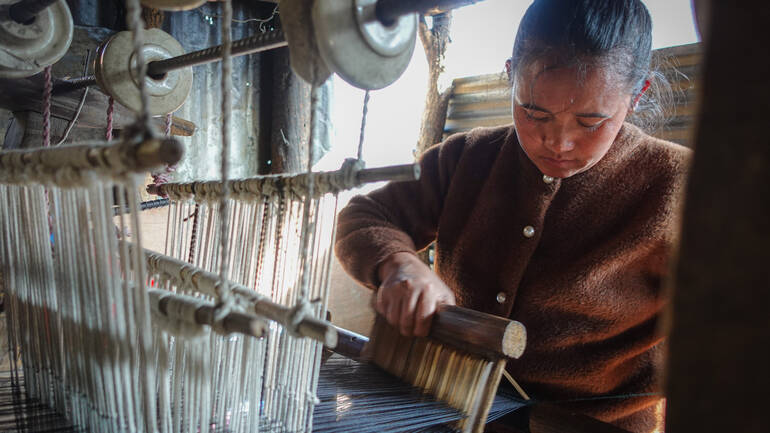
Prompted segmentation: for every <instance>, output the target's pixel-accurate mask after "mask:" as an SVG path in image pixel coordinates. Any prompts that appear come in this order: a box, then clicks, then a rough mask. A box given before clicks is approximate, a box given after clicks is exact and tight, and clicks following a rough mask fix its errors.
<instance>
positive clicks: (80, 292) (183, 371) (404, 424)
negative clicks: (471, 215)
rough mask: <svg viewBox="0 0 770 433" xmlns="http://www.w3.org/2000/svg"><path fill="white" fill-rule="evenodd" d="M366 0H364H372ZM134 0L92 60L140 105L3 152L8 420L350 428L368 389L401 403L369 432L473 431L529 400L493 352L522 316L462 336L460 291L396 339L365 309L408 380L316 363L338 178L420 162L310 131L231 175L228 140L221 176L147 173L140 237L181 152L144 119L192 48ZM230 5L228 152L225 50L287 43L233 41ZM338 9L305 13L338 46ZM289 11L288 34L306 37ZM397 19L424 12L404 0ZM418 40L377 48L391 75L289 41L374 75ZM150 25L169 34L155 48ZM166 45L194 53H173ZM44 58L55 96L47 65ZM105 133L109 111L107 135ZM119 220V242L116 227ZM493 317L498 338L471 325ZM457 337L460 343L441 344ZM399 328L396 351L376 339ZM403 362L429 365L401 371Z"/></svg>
mask: <svg viewBox="0 0 770 433" xmlns="http://www.w3.org/2000/svg"><path fill="white" fill-rule="evenodd" d="M30 3H35V5H36V6H35V7H34V8H32V9H35V8H37V7H39V6H40V3H41V2H34V1H29V0H28V1H25V2H20V3H19V5H22V6H28V5H29V4H30ZM42 3H48V4H50V3H51V2H50V1H49V2H45V1H44V2H42ZM161 3H162V2H161ZM175 3H179V2H175ZM363 3H365V6H366V8H368V9H366V10H369V12H371V13H372V14H373V11H374V7H375V6H376V2H363ZM286 4H291V6H292V7H296V8H297V9H296V10H297V11H299V13H300V15H302V16H303V17H306V16H309V15H310V8H309V6H308V5H310V3H309V2H301V1H299V2H289V1H286V2H282V6H284V5H286ZM190 5H192V3H190ZM338 6H339V5H337V6H335V7H338ZM44 7H45V6H44ZM64 7H65V10H66V6H64ZM303 7H304V9H302V8H303ZM57 8H61V5H60V4H58V3H57ZM127 8H128V11H129V20H128V25H129V28H130V29H131V31H130V32H122V33H118V34H116V35H114V36H113V37H111V38H110V39H109V40H107V41H105V43H103V44H102V45H101V46H100V47H99V49H98V56H99V58H98V59H97V63H96V65H97V67H96V68H95V72H96V78H95V79H94V80H93V81H91V82H89V83H90V84H98V85H99V86H100V87H101V88H102V89H103V90H104V91H106V92H108V93H109V94H110V96H111V97H114V99H115V100H117V101H119V102H120V103H122V104H123V105H125V106H127V107H129V108H131V109H133V110H135V111H136V112H137V115H138V119H137V122H136V124H135V125H134V126H132V128H130V130H128V131H126V132H125V133H124V134H123V136H122V137H121V139H120V140H119V141H109V142H106V143H84V144H79V145H69V146H59V147H47V146H48V144H49V141H50V140H49V139H48V138H46V139H44V143H45V147H44V148H41V149H30V150H21V151H8V152H2V153H0V234H1V236H2V237H1V238H0V277H1V278H0V286H2V287H3V288H4V289H5V292H6V295H5V306H6V310H7V314H8V332H9V344H10V346H11V354H12V357H13V361H14V362H13V365H14V366H17V364H16V362H17V361H18V363H19V364H20V370H14V371H12V375H11V378H10V384H9V385H7V386H9V387H10V389H11V390H12V392H11V393H10V396H11V397H10V399H11V400H13V401H15V402H17V403H19V404H20V405H21V406H23V407H24V408H25V409H23V410H15V411H14V413H15V417H14V420H15V421H16V425H17V427H19V428H23V429H30V428H31V429H33V430H36V429H38V427H37V426H35V425H31V424H29V423H27V421H28V420H29V419H31V418H38V417H37V415H36V414H41V413H45V414H46V415H45V417H46V418H44V419H50V420H51V423H54V424H45V423H42V424H43V425H40V426H39V427H40V428H41V429H44V428H48V427H50V426H51V425H56V428H57V429H59V428H60V429H61V430H64V431H69V430H73V431H75V430H79V429H84V430H86V431H164V432H165V431H191V432H192V431H204V430H206V431H238V432H240V431H291V432H294V431H310V430H312V429H315V430H318V431H345V430H348V429H351V428H353V427H354V426H355V428H356V429H358V430H361V429H363V428H362V425H361V422H360V420H357V421H355V422H352V423H351V422H350V421H351V420H355V419H356V418H357V417H366V416H371V414H372V413H373V412H372V405H374V407H376V408H389V407H390V408H391V409H390V410H393V411H394V412H393V413H392V414H391V415H390V416H388V417H383V418H382V419H380V420H377V422H371V423H369V427H368V428H369V431H404V430H424V429H433V430H425V431H449V430H452V429H455V428H457V429H459V430H462V431H481V429H483V425H484V423H485V422H486V420H487V418H488V415H489V417H490V418H494V417H497V416H500V415H501V414H503V413H506V412H507V411H510V410H513V409H515V408H518V407H521V406H522V403H521V402H520V401H518V400H516V399H515V398H512V397H510V396H503V397H499V398H498V400H497V401H495V402H494V403H493V399H494V395H495V390H496V388H497V383H498V381H499V379H500V375H501V373H502V369H503V366H504V363H505V358H506V357H518V356H519V355H520V354H521V351H522V350H523V344H524V343H523V342H524V331H523V327H521V325H520V324H517V323H515V322H510V321H502V322H496V323H495V325H494V326H491V327H486V326H482V327H481V328H479V329H480V330H481V331H482V333H481V334H477V335H475V336H473V335H466V336H465V338H460V339H458V338H456V336H457V330H458V329H459V328H458V326H459V327H463V326H465V327H467V324H468V323H472V324H480V325H483V324H484V323H487V324H489V323H491V322H489V320H492V319H490V318H489V317H487V316H486V315H477V316H474V317H475V318H474V317H471V316H468V314H467V313H465V312H462V311H459V309H458V310H447V311H444V312H442V314H440V315H439V316H437V317H438V319H437V320H436V322H437V323H436V326H434V330H433V332H432V334H431V337H433V338H437V340H419V341H411V340H410V341H408V342H407V340H406V339H403V338H402V337H398V336H397V333H396V334H393V330H389V329H388V328H387V326H384V325H382V324H379V325H377V327H376V328H375V330H376V332H375V334H376V335H375V338H374V339H373V340H372V344H371V345H370V346H369V349H368V350H369V356H370V357H371V358H372V360H373V361H374V362H375V363H376V364H379V365H380V366H382V367H383V368H384V369H385V370H387V371H389V372H391V373H393V374H394V375H395V376H398V377H402V378H404V379H405V380H406V381H407V383H403V384H402V383H399V382H398V381H396V380H394V379H393V378H392V377H390V376H386V375H385V373H383V372H382V371H379V370H377V369H375V368H374V367H372V366H368V365H366V364H358V363H355V362H354V361H350V360H345V359H342V358H339V356H338V355H335V356H334V357H332V358H331V359H330V360H328V361H327V363H326V364H324V366H323V367H322V362H321V360H322V356H321V354H322V352H321V349H322V346H323V345H325V346H327V347H331V348H333V347H335V346H336V344H337V339H338V333H337V330H336V328H334V327H333V326H332V325H331V324H330V323H328V322H326V321H324V320H322V318H324V317H325V316H326V302H327V299H328V294H329V277H330V271H329V268H330V263H331V245H332V243H333V241H334V225H335V217H336V211H337V209H336V204H337V194H338V193H339V192H340V191H342V190H347V189H351V188H355V187H358V186H360V185H362V184H364V183H367V182H377V181H401V180H413V179H415V178H416V176H418V175H419V173H418V170H417V168H418V166H416V165H406V166H397V167H385V168H378V169H365V168H363V163H362V161H360V148H359V159H357V160H353V159H351V160H347V161H346V162H345V164H344V165H343V167H342V168H341V169H340V170H339V171H336V172H325V173H313V172H312V171H311V169H310V166H311V163H310V162H311V161H313V148H314V146H312V145H310V146H309V149H310V151H309V155H308V160H309V161H308V172H307V173H301V174H294V175H271V176H259V177H254V178H247V179H239V180H231V179H229V176H228V170H229V168H228V162H227V158H225V157H223V158H222V170H221V171H222V179H221V180H219V181H195V182H187V183H165V184H162V185H152V186H150V187H148V191H149V192H151V193H153V194H157V195H161V196H163V197H167V199H164V200H165V201H164V202H163V203H162V204H163V205H166V204H168V205H169V206H170V210H169V217H168V222H167V228H166V247H165V251H164V254H160V253H157V252H153V251H149V250H145V249H144V248H143V246H142V240H141V236H140V233H141V222H140V211H141V209H142V208H143V207H148V206H149V205H148V206H144V205H143V204H140V203H139V200H138V197H139V193H138V186H139V183H140V182H141V176H142V174H143V173H146V172H147V171H157V170H162V169H163V168H164V167H166V166H168V165H173V164H176V163H177V162H178V161H179V160H180V159H181V157H182V149H181V147H180V145H179V143H178V142H176V141H175V140H173V139H171V138H169V137H166V138H160V137H158V136H157V135H156V133H155V132H154V131H153V126H152V125H151V123H150V116H151V115H158V114H168V113H169V112H170V111H173V110H175V109H176V108H178V107H179V106H180V105H181V103H183V102H184V99H185V98H186V92H189V87H187V88H185V87H184V86H177V85H168V86H166V84H168V83H171V82H173V83H183V82H184V81H185V80H184V75H182V78H180V75H179V74H186V73H189V70H190V69H189V66H190V65H192V64H199V63H201V57H202V56H203V54H200V53H190V54H189V55H187V56H184V55H180V53H179V51H180V49H181V48H180V47H179V46H178V45H179V44H178V43H177V42H176V41H175V40H173V38H171V37H170V36H169V35H166V34H165V33H163V32H161V31H159V30H150V31H146V32H145V31H142V29H141V28H142V25H141V22H140V20H139V4H138V0H133V1H132V0H129V1H127ZM19 9H23V8H19ZM40 10H45V9H40ZM40 10H38V12H40ZM51 10H53V9H51ZM57 10H58V9H57ZM229 11H230V6H229V2H225V15H224V16H225V19H224V20H223V22H224V23H226V24H225V25H223V29H222V31H223V41H224V43H223V45H222V46H221V47H216V48H217V49H218V50H219V51H218V53H219V54H217V55H221V56H222V61H223V74H222V76H223V78H222V93H223V116H222V117H223V127H222V131H223V134H222V136H223V137H222V155H227V154H228V146H229V140H230V139H229V130H230V123H231V120H230V118H231V113H230V111H231V109H230V96H229V93H230V91H229V89H230V87H231V84H230V73H231V72H230V66H229V65H230V62H231V57H232V56H233V55H235V54H236V50H239V51H238V52H237V54H238V55H240V54H246V53H248V52H254V51H258V50H264V49H268V48H270V47H272V46H278V45H281V44H282V42H281V41H280V40H277V39H281V38H282V35H280V34H278V36H276V37H275V38H274V39H276V40H273V39H271V38H270V37H260V38H258V40H257V42H256V44H257V45H259V48H258V49H252V50H251V51H249V50H248V49H242V47H243V46H244V45H245V44H247V43H255V42H254V41H252V42H248V41H247V42H244V43H243V44H241V45H238V43H239V42H243V41H236V42H235V43H234V42H233V41H231V40H230V35H229V34H230V29H229V22H230V18H229V15H228V14H230V13H231V12H229ZM343 12H344V11H343ZM46 13H47V12H46ZM67 13H68V10H67ZM330 13H332V14H333V13H340V10H338V9H334V7H331V9H323V8H321V10H320V11H319V10H315V9H314V11H313V19H314V23H315V26H316V31H321V32H322V33H323V32H326V33H325V36H326V37H325V38H324V39H323V40H325V41H326V42H328V43H329V44H330V45H334V43H338V41H337V40H336V39H335V38H336V37H339V35H338V34H335V29H332V28H330V27H329V26H328V25H327V24H328V23H326V22H324V21H323V19H322V18H318V17H319V16H320V17H324V16H325V15H324V14H330ZM403 13H404V12H403V11H402V12H401V14H403ZM286 15H289V14H288V13H287V14H286ZM33 16H34V13H33ZM399 16H400V15H399ZM70 19H71V17H70ZM287 23H289V24H287V29H292V28H293V30H291V31H290V32H289V35H288V39H289V40H290V41H291V40H294V41H297V38H303V37H306V36H307V35H303V34H300V32H299V31H298V30H297V27H292V25H294V24H296V23H294V24H291V22H290V20H289V19H287ZM399 23H400V24H399V25H398V26H396V27H399V26H402V25H407V27H408V26H409V23H412V24H414V23H416V21H415V16H414V14H411V15H408V16H407V18H405V19H403V20H400V21H399ZM403 23H406V24H403ZM319 28H320V29H322V30H318V29H319ZM396 31H401V30H399V29H398V28H396ZM412 36H414V35H412ZM410 43H411V45H410ZM410 43H406V45H404V46H403V47H401V49H402V53H401V54H399V56H396V57H397V58H390V57H393V56H386V57H388V59H385V60H382V61H383V62H385V63H386V65H387V66H388V68H389V69H388V71H386V72H387V73H386V74H384V75H383V74H372V73H371V71H366V70H364V71H359V70H351V68H352V69H355V67H354V66H351V65H350V64H348V63H346V62H345V61H344V59H340V58H338V57H336V56H335V55H336V54H339V53H334V52H330V50H335V49H336V50H339V48H334V46H326V45H324V44H321V46H320V47H315V46H314V47H311V48H308V47H303V45H302V44H301V43H295V44H294V46H293V47H292V57H293V58H294V57H296V56H300V55H301V54H302V53H303V51H302V50H308V49H310V50H320V54H321V55H322V56H323V57H324V59H325V60H326V61H327V63H328V65H331V66H330V67H329V69H331V70H333V71H334V72H337V73H339V74H340V75H341V76H343V77H345V78H346V79H347V80H349V81H351V82H355V83H359V84H361V86H362V87H364V86H365V87H366V88H367V89H369V88H379V87H382V86H384V85H387V84H389V82H391V81H392V80H394V79H395V78H396V77H397V76H398V75H400V73H401V72H402V71H403V68H405V66H406V63H405V61H404V59H408V58H410V57H411V50H412V49H413V44H414V38H413V37H412V40H411V42H410ZM151 44H158V45H161V46H164V47H165V48H167V52H162V53H160V54H158V50H154V51H153V50H147V49H146V48H147V47H148V46H150V45H151ZM312 45H314V43H313V44H312ZM127 53H129V54H130V53H133V55H134V56H135V61H136V64H137V65H138V68H136V70H134V69H132V68H130V67H126V66H125V65H123V66H119V62H118V60H120V59H121V58H125V54H127ZM315 54H316V55H315V57H314V58H315V59H316V60H315V61H314V62H315V63H314V62H313V61H311V62H309V63H308V64H303V65H294V64H293V65H292V66H293V67H294V68H295V70H297V73H298V74H300V75H301V76H303V77H304V78H306V79H307V80H308V81H309V82H311V83H314V86H313V91H312V93H311V106H312V113H313V115H315V113H317V111H318V97H317V93H316V92H317V88H318V85H319V84H320V83H321V82H323V81H324V80H325V78H326V77H328V74H329V73H330V71H328V70H327V69H326V66H324V65H322V64H321V63H320V61H319V60H318V53H315ZM145 55H147V56H150V57H149V58H144V56H145ZM153 56H156V57H153ZM157 56H160V57H157ZM173 56H178V57H179V58H187V59H190V58H193V59H194V62H198V63H190V64H189V65H188V64H182V66H181V67H180V66H179V64H176V65H175V66H173V64H174V60H175V59H174V58H172V57H173ZM300 57H301V56H300ZM330 59H333V60H330ZM53 61H55V59H53ZM148 61H149V62H148ZM163 61H166V63H163ZM185 61H186V60H181V61H180V62H181V63H184V62H185ZM209 61H210V60H209ZM50 63H51V61H49V62H48V63H47V64H50ZM163 65H166V66H163ZM169 65H172V66H169ZM372 66H375V67H378V68H379V65H378V64H377V63H376V62H373V63H372V64H371V65H368V66H367V67H368V68H371V67H372ZM164 67H167V68H172V69H173V68H176V69H181V72H178V73H177V72H173V71H172V69H166V70H163V69H162V68H164ZM182 68H185V69H182ZM148 70H149V72H148ZM132 74H136V76H138V79H137V78H132V76H133V75H132ZM148 74H150V75H159V74H167V75H163V77H162V78H157V77H156V78H153V79H150V78H148V77H147V75H148ZM174 74H177V75H174ZM46 75H47V77H48V81H49V85H48V86H47V87H46V91H45V98H46V101H47V102H46V104H47V105H48V106H49V105H50V97H51V86H50V67H49V68H48V69H46ZM169 80H170V81H169ZM369 80H373V81H369ZM87 81H88V80H81V81H80V83H85V82H87ZM158 81H161V83H160V84H159V83H158ZM163 81H168V83H166V84H163V83H162V82H163ZM187 81H189V79H188V80H187ZM152 86H157V87H152ZM164 86H165V87H164ZM74 87H77V86H73V88H74ZM148 87H149V88H148ZM158 92H161V94H159V93H158ZM162 92H168V93H162ZM110 107H112V106H110ZM49 108H50V107H49ZM48 115H49V116H50V110H49V113H48ZM315 124H316V121H315V120H314V119H311V121H310V140H311V142H312V141H314V140H317V137H316V135H317V133H316V132H315V131H314V125H315ZM167 126H168V125H167ZM168 130H169V128H168V127H167V134H168ZM111 135H112V134H111V130H108V134H107V136H108V140H109V139H110V138H111ZM362 136H363V131H362ZM127 233H130V234H131V235H130V238H131V241H130V242H129V241H127V240H125V239H123V238H124V237H126V236H125V235H126V234H127ZM469 317H470V319H469ZM468 320H471V322H467V321H468ZM499 320H503V319H499ZM453 322H454V323H453ZM444 325H447V326H444ZM492 329H497V331H494V330H493V331H492V334H491V337H490V336H489V335H487V336H486V337H485V336H483V334H484V333H485V332H486V331H489V330H492ZM479 336H481V340H479V341H478V342H477V343H479V344H473V340H474V338H477V337H479ZM495 338H497V340H496V342H495V341H494V340H495ZM437 341H438V342H437ZM458 341H459V342H460V344H459V346H455V347H454V348H450V347H449V346H447V347H444V346H443V343H446V342H453V343H454V344H455V345H456V344H457V343H458ZM490 341H491V342H492V343H491V345H490V346H485V344H486V343H489V342H490ZM392 347H402V348H405V350H406V352H403V350H402V351H400V352H399V351H395V352H394V353H391V354H389V356H385V355H386V352H388V351H389V350H390V348H392ZM467 353H471V355H467ZM17 354H18V356H19V358H18V360H17V359H16V356H17ZM409 356H412V357H417V358H419V359H414V358H409ZM466 357H467V359H466ZM384 358H387V359H388V361H384V360H383V359H384ZM406 365H409V366H412V367H414V368H419V369H422V370H420V371H425V373H420V372H417V371H411V370H410V371H409V372H408V374H407V372H406V371H405V366H406ZM455 367H458V368H461V369H462V371H463V372H464V373H463V374H461V375H460V376H459V379H458V381H456V382H454V381H453V379H450V376H451V375H452V374H453V371H452V369H453V368H455ZM322 369H323V370H322ZM437 369H438V370H443V372H442V371H438V372H437V371H436V370H437ZM423 376H425V377H423ZM428 376H429V377H428ZM420 377H422V379H419V378H420ZM386 382H387V383H390V386H388V387H385V386H384V384H385V383H386ZM3 384H5V382H3ZM351 387H353V388H355V389H357V391H354V390H353V388H351ZM452 390H454V391H453V392H452ZM22 392H23V393H24V394H25V395H26V397H22V396H21V393H22ZM354 395H358V396H359V397H358V402H359V404H358V405H355V407H353V410H347V409H350V407H348V408H347V409H345V404H344V402H343V404H342V405H340V399H343V400H344V399H345V398H347V399H348V401H351V398H352V399H355V397H351V396H354ZM367 401H368V403H367ZM22 403H23V404H22ZM367 405H368V407H369V409H368V410H367V409H366V407H367ZM399 405H400V406H399ZM341 407H342V409H341ZM398 407H401V409H402V411H401V412H399V411H398V410H397V408H398ZM45 408H49V409H51V410H52V411H53V412H49V411H46V409H45ZM361 408H363V411H361V410H360V409H361ZM341 414H342V415H341ZM60 416H63V417H64V418H65V419H66V421H61V418H59V417H60ZM314 418H315V421H314ZM397 420H398V421H399V422H395V421H397ZM345 421H348V423H345ZM447 423H452V424H451V425H450V424H447ZM455 423H456V424H455ZM437 425H438V427H436V426H437ZM365 431H366V430H365Z"/></svg>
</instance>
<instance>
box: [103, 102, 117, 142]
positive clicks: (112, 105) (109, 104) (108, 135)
mask: <svg viewBox="0 0 770 433" xmlns="http://www.w3.org/2000/svg"><path fill="white" fill-rule="evenodd" d="M114 112H115V100H114V99H112V96H110V99H108V100H107V131H106V132H105V134H104V138H106V139H107V141H112V126H113V120H112V117H113V113H114Z"/></svg>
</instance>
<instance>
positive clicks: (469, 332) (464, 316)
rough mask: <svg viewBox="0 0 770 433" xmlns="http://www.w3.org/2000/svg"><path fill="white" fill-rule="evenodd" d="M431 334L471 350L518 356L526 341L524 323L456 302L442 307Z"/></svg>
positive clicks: (512, 356) (432, 325)
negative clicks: (472, 308)
mask: <svg viewBox="0 0 770 433" xmlns="http://www.w3.org/2000/svg"><path fill="white" fill-rule="evenodd" d="M428 336H429V337H431V338H433V339H435V340H438V341H441V342H443V343H446V344H449V345H452V346H455V347H458V348H460V349H463V350H466V351H468V352H472V353H478V354H485V355H487V356H490V357H502V356H505V357H508V358H518V357H520V356H521V355H522V354H523V353H524V348H525V347H526V345H527V330H526V328H524V325H522V324H521V323H519V322H517V321H515V320H509V319H505V318H502V317H499V316H494V315H492V314H487V313H482V312H479V311H475V310H470V309H468V308H463V307H458V306H455V305H445V306H442V307H440V308H439V310H438V311H437V312H436V314H435V315H434V316H433V322H432V324H431V328H430V333H429V334H428Z"/></svg>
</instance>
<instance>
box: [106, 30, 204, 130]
mask: <svg viewBox="0 0 770 433" xmlns="http://www.w3.org/2000/svg"><path fill="white" fill-rule="evenodd" d="M142 53H143V54H144V58H145V61H146V62H147V63H149V62H151V61H153V60H163V59H167V58H169V57H176V56H179V55H182V54H184V53H185V51H184V49H183V48H182V45H180V44H179V42H177V40H176V39H174V38H173V37H172V36H171V35H169V34H168V33H166V32H164V31H162V30H159V29H149V30H147V31H145V32H144V46H143V48H142ZM96 54H97V57H96V60H95V63H94V75H96V80H97V82H98V83H99V87H101V88H102V90H104V91H105V92H106V93H107V94H109V95H110V96H112V97H113V98H114V99H115V100H116V101H118V102H120V103H121V104H122V105H124V106H125V107H126V108H129V109H131V110H133V111H135V112H139V111H141V98H140V94H139V85H138V83H139V78H138V75H139V71H138V68H137V66H136V56H135V55H134V46H133V42H132V40H131V32H128V31H126V32H119V33H116V34H114V35H113V36H112V37H110V38H109V39H107V40H106V41H105V42H103V43H102V45H101V46H99V48H98V50H97V52H96ZM144 80H145V81H144V82H145V86H146V89H147V94H148V96H149V98H148V101H149V112H150V115H152V116H160V115H162V114H167V113H171V112H172V111H176V110H177V109H178V108H179V107H181V106H182V104H184V101H185V100H186V99H187V97H188V96H189V95H190V89H191V88H192V67H187V68H183V69H177V70H174V71H170V72H167V73H166V74H164V75H163V76H162V77H156V78H152V77H149V76H148V77H145V79H144Z"/></svg>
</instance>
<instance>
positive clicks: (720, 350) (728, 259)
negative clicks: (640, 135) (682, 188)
mask: <svg viewBox="0 0 770 433" xmlns="http://www.w3.org/2000/svg"><path fill="white" fill-rule="evenodd" d="M708 6H710V11H711V14H710V15H711V17H712V20H711V23H710V24H709V25H708V26H706V28H707V32H708V34H706V35H704V40H705V42H706V50H705V63H704V74H703V91H702V99H701V104H700V107H701V112H700V120H699V126H698V129H697V136H696V141H695V143H696V144H695V155H694V161H693V167H692V171H691V175H690V181H689V186H688V190H687V198H686V204H685V209H684V215H683V229H682V237H681V245H680V251H679V260H678V264H677V267H676V272H675V278H674V292H673V297H672V303H671V308H672V311H671V313H672V314H671V320H670V323H669V325H670V337H669V351H670V352H669V360H668V366H667V384H666V393H667V397H668V403H667V428H666V431H667V432H669V433H679V432H700V433H709V432H715V433H716V432H720V433H721V432H728V431H730V432H742V433H749V432H757V433H758V432H767V431H768V429H770V410H768V407H767V406H768V405H767V402H768V397H767V395H768V390H770V372H768V365H769V363H768V360H767V355H766V352H767V350H768V347H770V313H769V312H768V311H770V182H769V180H770V135H768V125H770V123H768V114H769V113H770V78H769V77H770V57H769V56H768V55H767V54H768V49H767V30H766V27H767V23H768V22H770V4H768V3H766V2H749V3H746V2H725V1H713V0H712V1H710V5H708Z"/></svg>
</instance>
